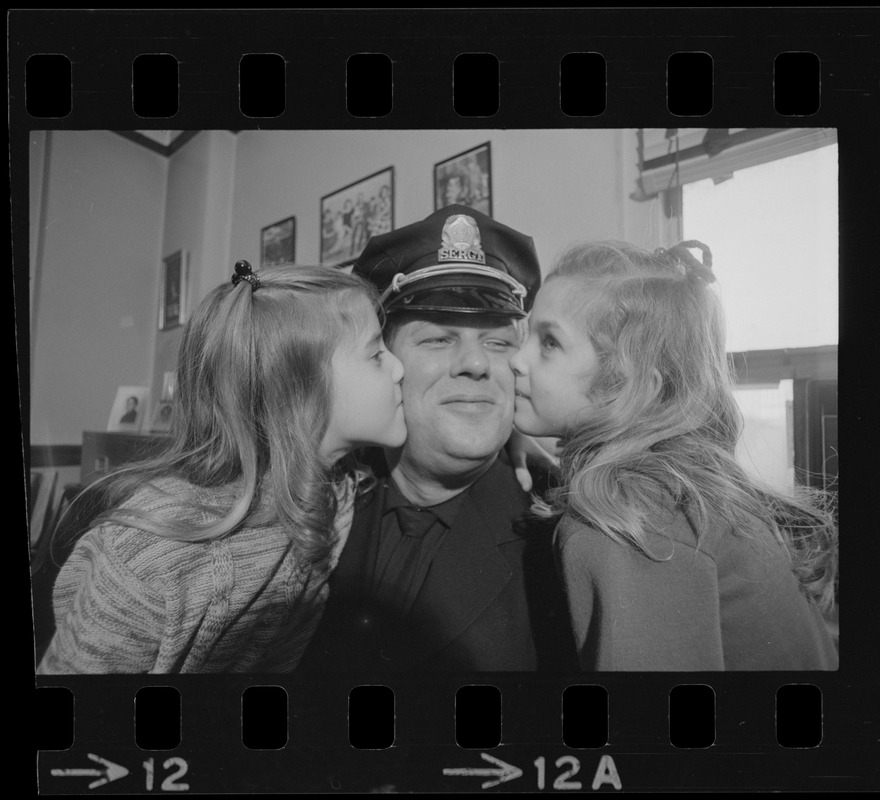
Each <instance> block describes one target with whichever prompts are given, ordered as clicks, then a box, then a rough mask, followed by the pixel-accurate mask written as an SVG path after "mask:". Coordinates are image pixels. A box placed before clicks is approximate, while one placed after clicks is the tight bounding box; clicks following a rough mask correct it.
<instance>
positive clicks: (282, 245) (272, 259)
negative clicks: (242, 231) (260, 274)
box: [260, 217, 296, 267]
mask: <svg viewBox="0 0 880 800" xmlns="http://www.w3.org/2000/svg"><path fill="white" fill-rule="evenodd" d="M295 254H296V217H288V218H287V219H283V220H281V222H276V223H274V224H272V225H267V226H266V227H265V228H263V229H262V230H261V231H260V266H261V267H273V266H275V265H276V264H292V263H293V262H294V260H295Z"/></svg>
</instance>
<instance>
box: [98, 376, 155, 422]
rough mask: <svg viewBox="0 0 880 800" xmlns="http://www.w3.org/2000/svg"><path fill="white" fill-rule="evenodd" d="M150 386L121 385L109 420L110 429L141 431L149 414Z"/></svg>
mask: <svg viewBox="0 0 880 800" xmlns="http://www.w3.org/2000/svg"><path fill="white" fill-rule="evenodd" d="M149 396H150V388H149V387H148V386H120V387H119V388H118V389H117V390H116V399H115V400H114V401H113V408H112V409H111V410H110V419H109V420H108V421H107V430H108V431H121V432H123V433H139V432H140V430H141V427H142V426H143V423H144V419H145V418H146V416H147V402H148V398H149Z"/></svg>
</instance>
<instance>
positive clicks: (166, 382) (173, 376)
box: [159, 370, 177, 403]
mask: <svg viewBox="0 0 880 800" xmlns="http://www.w3.org/2000/svg"><path fill="white" fill-rule="evenodd" d="M176 388H177V373H176V372H175V371H174V370H170V371H169V372H163V373H162V394H161V395H160V396H159V398H160V399H161V400H167V401H168V402H169V403H170V402H171V401H172V400H173V399H174V391H175V389H176Z"/></svg>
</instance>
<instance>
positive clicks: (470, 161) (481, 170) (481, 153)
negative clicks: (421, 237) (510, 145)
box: [434, 142, 492, 217]
mask: <svg viewBox="0 0 880 800" xmlns="http://www.w3.org/2000/svg"><path fill="white" fill-rule="evenodd" d="M452 205H462V206H468V207H469V208H473V209H475V210H476V211H480V212H482V213H483V214H486V216H489V217H491V216H492V151H491V143H490V142H485V143H484V144H481V145H478V146H477V147H474V148H471V149H470V150H465V151H464V152H463V153H459V154H458V155H454V156H452V157H451V158H447V159H446V160H445V161H439V162H437V163H436V164H434V210H435V211H439V210H440V209H441V208H443V207H444V206H452Z"/></svg>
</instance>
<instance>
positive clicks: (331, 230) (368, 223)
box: [321, 167, 394, 267]
mask: <svg viewBox="0 0 880 800" xmlns="http://www.w3.org/2000/svg"><path fill="white" fill-rule="evenodd" d="M393 228H394V167H387V168H385V169H383V170H380V171H379V172H374V173H373V174H372V175H368V176H367V177H366V178H362V179H361V180H359V181H355V182H354V183H350V184H349V185H348V186H344V187H343V188H342V189H338V190H337V191H335V192H333V193H331V194H328V195H325V196H324V197H322V198H321V263H322V264H324V265H326V266H331V267H337V266H344V265H347V264H350V263H351V262H352V261H354V260H355V259H356V258H357V257H358V256H359V255H360V254H361V251H363V249H364V246H365V245H366V243H367V242H368V241H369V239H370V237H371V236H377V235H378V234H380V233H388V231H390V230H392V229H393Z"/></svg>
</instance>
